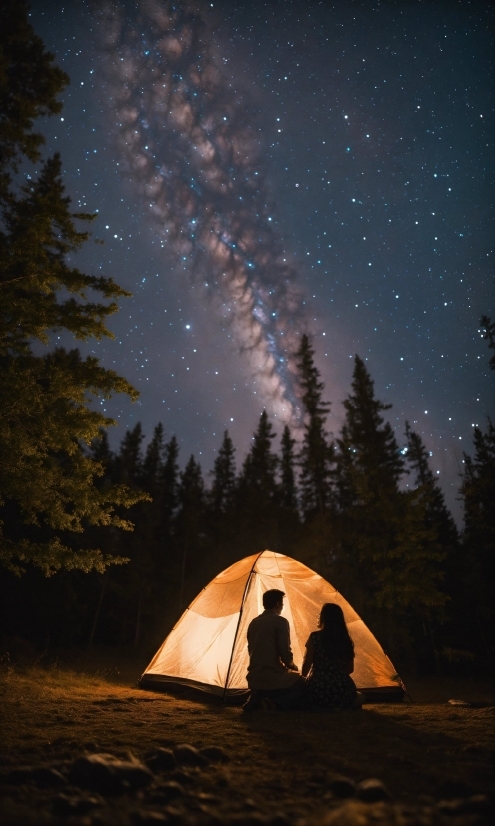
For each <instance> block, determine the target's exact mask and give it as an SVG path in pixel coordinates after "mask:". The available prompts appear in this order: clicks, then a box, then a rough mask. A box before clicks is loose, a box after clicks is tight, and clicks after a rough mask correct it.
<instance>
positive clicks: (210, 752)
mask: <svg viewBox="0 0 495 826" xmlns="http://www.w3.org/2000/svg"><path fill="white" fill-rule="evenodd" d="M199 753H200V754H201V755H202V756H203V757H206V759H207V760H209V761H210V763H227V762H228V761H229V760H230V756H229V755H228V754H227V752H226V751H224V750H223V749H221V748H220V746H205V748H204V749H199Z"/></svg>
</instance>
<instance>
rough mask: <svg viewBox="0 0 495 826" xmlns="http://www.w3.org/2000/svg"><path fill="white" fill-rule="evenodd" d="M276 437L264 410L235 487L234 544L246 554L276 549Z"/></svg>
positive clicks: (277, 533) (278, 537) (277, 535)
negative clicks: (274, 446)
mask: <svg viewBox="0 0 495 826" xmlns="http://www.w3.org/2000/svg"><path fill="white" fill-rule="evenodd" d="M275 435H276V434H275V433H274V432H273V427H272V424H271V422H270V420H269V419H268V415H267V413H266V411H265V410H264V411H263V413H262V414H261V416H260V418H259V422H258V427H257V429H256V432H255V433H254V436H253V438H252V443H251V447H250V449H249V452H248V454H247V456H246V458H245V459H244V462H243V465H242V469H241V473H240V475H239V479H238V483H237V491H236V526H235V529H236V533H235V542H236V545H237V547H238V548H239V549H241V548H242V552H243V553H246V554H248V553H254V552H255V551H256V550H258V549H260V548H261V550H263V548H272V549H273V550H277V549H278V548H279V543H280V535H279V530H278V519H277V499H278V485H277V467H278V457H277V456H276V454H275V453H273V451H272V442H273V439H274V438H275ZM232 561H234V560H232Z"/></svg>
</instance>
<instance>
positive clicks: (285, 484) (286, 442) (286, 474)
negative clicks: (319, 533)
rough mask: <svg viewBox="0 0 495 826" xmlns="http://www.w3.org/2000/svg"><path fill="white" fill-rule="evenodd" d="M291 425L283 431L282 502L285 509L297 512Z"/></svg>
mask: <svg viewBox="0 0 495 826" xmlns="http://www.w3.org/2000/svg"><path fill="white" fill-rule="evenodd" d="M295 444H296V440H295V439H293V438H292V435H291V432H290V427H289V425H285V427H284V430H283V433H282V442H281V447H282V455H281V459H280V504H281V506H282V508H283V509H284V510H285V511H290V512H291V513H294V514H297V486H296V474H295V461H296V460H295V454H294V445H295Z"/></svg>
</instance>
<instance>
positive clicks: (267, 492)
mask: <svg viewBox="0 0 495 826" xmlns="http://www.w3.org/2000/svg"><path fill="white" fill-rule="evenodd" d="M275 435H276V434H275V433H273V426H272V423H271V422H270V420H269V419H268V414H267V412H266V410H263V413H262V414H261V416H260V420H259V424H258V429H257V430H256V432H255V434H254V436H253V443H252V445H251V449H250V450H249V452H248V454H247V456H246V458H245V460H244V463H243V466H242V472H241V478H240V483H239V484H240V488H241V489H242V490H243V491H245V492H246V493H247V495H248V496H254V497H255V498H256V499H261V497H264V498H265V501H266V503H267V504H268V503H269V502H270V503H271V502H272V501H273V500H274V499H275V496H276V492H277V479H276V471H277V464H278V459H277V456H276V455H275V454H274V453H272V441H273V439H274V438H275Z"/></svg>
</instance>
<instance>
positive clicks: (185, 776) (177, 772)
mask: <svg viewBox="0 0 495 826" xmlns="http://www.w3.org/2000/svg"><path fill="white" fill-rule="evenodd" d="M169 777H170V778H171V779H173V780H177V782H178V783H184V784H185V785H186V786H188V785H190V784H191V783H194V781H195V779H196V778H195V777H193V776H192V775H190V774H189V772H185V771H183V770H182V769H174V771H173V772H171V773H170V775H169Z"/></svg>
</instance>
